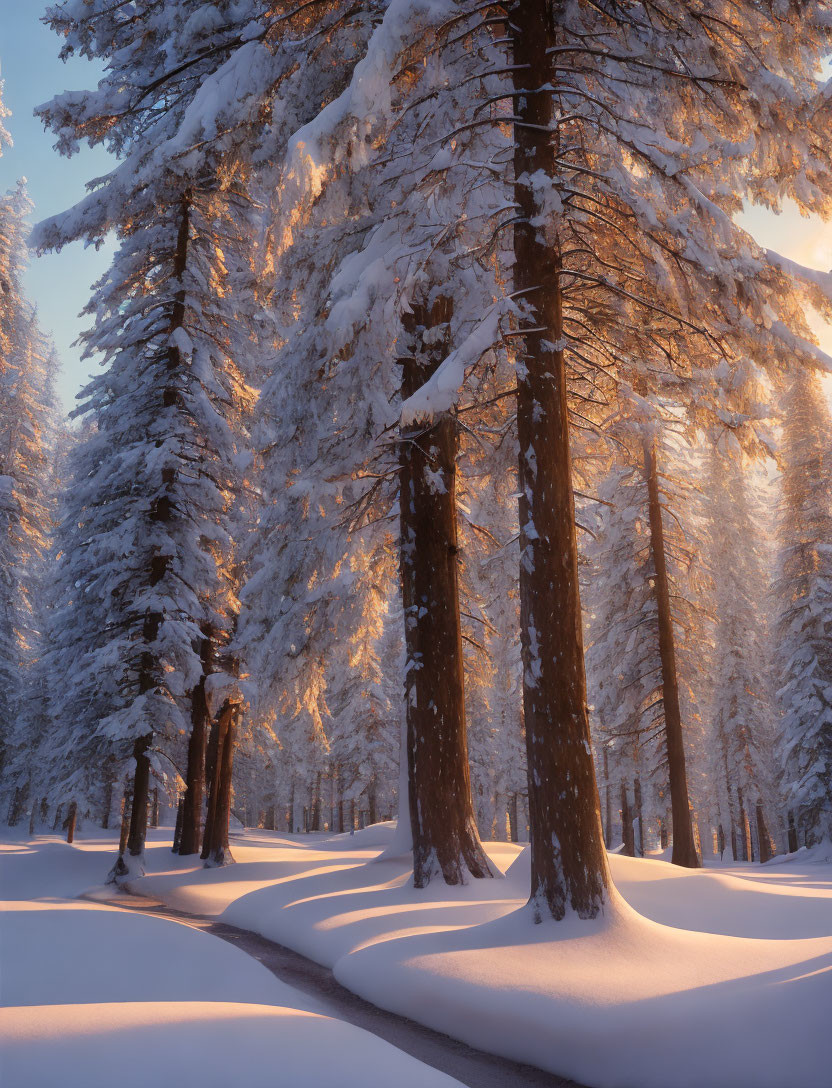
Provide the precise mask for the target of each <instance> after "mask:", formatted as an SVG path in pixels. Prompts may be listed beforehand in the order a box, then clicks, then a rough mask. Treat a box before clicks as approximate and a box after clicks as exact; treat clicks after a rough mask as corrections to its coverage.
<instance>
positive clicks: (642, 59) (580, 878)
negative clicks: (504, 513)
mask: <svg viewBox="0 0 832 1088" xmlns="http://www.w3.org/2000/svg"><path fill="white" fill-rule="evenodd" d="M452 7H453V8H454V9H455V12H454V14H455V16H456V17H455V18H453V19H452V20H451V25H452V33H453V36H454V39H458V38H459V36H460V34H461V33H462V30H461V27H462V26H463V25H466V26H467V27H468V28H470V31H471V33H472V34H473V35H475V34H476V33H477V32H478V31H482V32H483V33H490V32H491V30H492V28H493V26H494V21H495V20H497V21H499V19H500V17H501V12H502V13H503V14H504V15H505V17H506V18H505V23H504V27H505V35H506V36H505V38H502V39H500V41H501V42H502V41H504V42H506V43H507V44H508V45H509V65H508V66H506V64H505V60H504V59H502V58H501V59H500V61H499V62H498V63H496V64H494V65H493V66H491V67H490V68H488V69H487V70H484V71H483V73H482V76H483V79H484V80H486V81H487V85H488V86H489V88H490V89H492V91H493V94H492V101H494V102H497V101H503V100H506V99H513V107H514V112H513V118H512V119H513V124H514V128H515V133H514V134H515V141H514V143H515V176H514V183H515V191H514V201H513V204H512V206H511V207H510V209H508V210H507V211H506V218H505V219H504V220H503V223H502V226H504V227H505V226H513V228H514V237H515V258H516V259H515V264H514V282H513V296H512V297H513V300H515V301H514V307H516V305H517V300H519V299H522V300H523V303H522V313H521V314H520V329H519V331H520V332H521V333H524V334H525V335H523V337H522V340H521V344H522V359H523V364H524V365H523V367H522V368H520V369H519V371H518V376H519V381H518V429H519V433H520V493H521V556H522V558H521V587H522V596H523V602H524V603H523V609H524V612H523V621H522V624H523V638H524V662H525V676H526V685H525V693H524V703H525V716H526V737H527V747H528V753H529V760H528V762H529V767H528V771H529V790H530V808H531V812H532V824H533V827H534V828H535V833H534V834H533V836H532V902H533V905H534V913H535V915H536V916H538V917H540V918H543V917H545V916H552V917H556V918H559V917H562V916H563V915H564V914H565V913H566V911H567V909H570V908H571V909H573V910H575V911H576V912H577V913H578V914H579V915H581V916H587V917H589V916H595V915H597V913H598V912H599V911H600V910H601V907H602V905H603V903H604V901H605V899H606V896H607V890H606V889H607V888H608V884H609V879H608V873H607V869H606V863H605V859H604V856H603V850H602V846H601V829H600V820H599V818H598V799H597V791H596V789H595V783H594V779H593V773H592V766H591V763H590V761H589V759H588V736H587V724H586V713H585V684H584V671H583V655H582V652H581V630H580V626H581V625H580V606H579V593H578V580H577V548H576V543H575V530H574V512H573V502H572V491H571V466H570V461H569V441H568V436H569V423H568V418H567V398H566V369H565V367H566V359H567V358H568V360H569V365H570V366H575V365H577V367H578V369H579V370H581V369H585V370H586V371H589V372H592V371H593V370H602V371H603V370H604V369H614V368H615V366H616V362H617V358H618V356H619V354H620V353H621V352H622V350H623V349H624V348H625V347H626V345H625V344H624V343H622V338H624V340H631V339H632V337H633V335H634V334H635V335H636V339H640V340H641V345H640V346H641V350H638V351H634V350H632V344H631V345H630V349H628V350H626V351H625V357H626V358H627V359H628V360H630V359H633V358H636V359H638V358H640V359H641V360H642V366H643V368H644V370H645V371H646V372H647V373H649V370H650V367H654V368H655V369H656V370H657V371H658V372H659V373H669V374H671V375H673V374H674V373H675V370H676V356H677V354H678V352H677V347H678V344H679V342H680V340H682V339H684V340H688V341H690V340H691V339H693V340H694V341H698V343H697V344H696V346H697V349H698V351H699V352H700V354H704V352H703V349H704V348H705V347H707V348H708V349H709V351H710V353H711V362H710V364H708V365H715V364H716V363H718V361H719V360H720V359H722V358H723V357H724V358H726V360H727V361H726V364H725V365H726V367H727V369H728V371H729V372H733V371H734V370H735V368H737V367H738V366H739V365H742V364H743V362H744V359H745V357H746V356H747V355H748V353H749V346H748V342H749V341H751V342H752V344H753V345H754V348H755V350H754V351H753V352H752V353H751V354H752V357H756V358H759V359H766V358H768V359H776V357H777V350H778V348H782V345H783V343H784V342H785V343H787V344H789V346H790V347H793V348H795V349H798V350H804V349H806V348H807V346H808V348H809V349H810V350H811V349H812V338H811V333H810V332H809V330H808V326H807V324H806V321H805V317H804V316H803V314H802V312H801V310H800V307H799V306H795V305H794V296H793V294H792V293H791V292H790V290H789V285H788V281H787V280H786V279H785V278H784V277H781V276H780V275H779V267H777V266H776V265H773V264H771V263H768V262H767V260H766V255H765V254H764V253H762V251H760V250H759V249H758V247H756V246H755V245H754V243H753V242H752V240H751V239H750V238H749V237H748V236H747V235H745V234H744V233H743V232H742V231H740V230H739V229H738V228H737V227H735V225H734V224H733V222H732V218H731V215H732V213H733V212H735V211H737V210H739V208H740V207H741V203H742V200H743V198H746V197H750V198H751V199H752V200H758V201H761V202H764V203H766V204H767V205H769V206H774V207H777V206H779V202H780V201H781V200H782V199H783V198H784V197H785V196H789V195H792V196H794V197H795V199H796V200H797V201H798V203H799V204H800V205H801V207H803V208H805V209H809V210H814V211H817V212H819V213H820V214H823V215H828V214H829V212H830V193H832V186H831V185H830V168H829V156H828V148H826V149H824V144H823V142H822V140H820V139H819V132H818V127H817V125H816V124H815V123H813V118H815V117H816V116H817V113H818V103H819V98H818V91H819V89H820V87H821V86H822V82H821V77H822V68H821V60H822V58H823V56H824V55H825V51H826V50H827V49H828V43H829V33H830V30H829V26H828V21H827V20H825V18H824V13H823V11H822V10H821V7H820V6H819V5H813V6H811V8H810V9H809V10H807V9H806V6H805V5H803V4H798V3H795V4H786V5H783V4H780V5H778V9H777V17H776V19H770V18H769V12H768V10H767V7H768V5H762V6H760V5H752V4H741V5H731V4H728V3H726V4H720V5H719V14H718V15H716V14H714V13H712V12H710V11H709V12H708V13H699V12H693V11H691V10H690V8H689V5H687V4H684V3H681V2H677V0H664V2H663V3H662V4H660V6H659V8H658V9H657V10H655V11H654V9H653V7H651V8H650V10H649V12H648V10H647V9H644V8H642V7H641V6H638V5H637V6H636V8H635V9H633V10H632V11H628V12H627V13H626V14H625V13H624V12H622V11H620V10H619V9H618V8H613V9H609V8H607V7H600V8H599V7H598V6H597V5H594V4H589V3H586V4H585V3H581V2H578V3H572V4H562V3H555V4H552V3H550V2H548V0H523V2H522V3H521V2H519V0H518V2H515V3H513V4H511V5H509V7H508V10H507V11H505V9H502V8H497V9H494V10H492V9H490V8H489V9H485V13H484V9H483V8H482V7H481V6H479V5H471V6H467V5H465V4H459V5H452ZM466 17H467V19H468V20H469V21H468V22H467V24H466V23H465V19H466ZM773 25H774V26H776V27H777V33H774V34H773V33H772V32H771V27H772V26H773ZM723 26H730V27H731V28H732V33H731V34H729V35H725V34H723V32H722V27H723ZM657 58H661V59H660V60H657ZM681 58H684V61H682V59H681ZM785 58H788V61H786V59H785ZM783 73H788V75H783ZM762 101H765V103H766V105H765V109H764V110H763V111H762V113H761V112H760V111H759V109H758V105H759V103H760V102H762ZM645 117H650V118H651V123H650V125H649V128H648V127H647V126H646V125H645V124H644V118H645ZM761 117H762V118H763V120H762V123H761ZM804 120H805V122H806V126H805V127H802V122H803V121H804ZM466 123H467V124H481V123H482V124H485V123H486V119H485V118H479V117H475V116H474V114H473V111H472V112H471V114H470V115H469V116H468V117H466V118H465V119H464V121H463V122H462V125H463V126H464V124H466ZM692 132H695V133H696V134H697V137H696V139H697V141H698V143H697V144H696V146H693V145H692V144H690V143H689V142H688V141H689V137H690V133H692ZM455 133H456V130H454V135H455ZM797 133H799V135H797ZM773 178H776V179H777V181H776V184H775V183H774V181H773V180H772V179H773ZM514 307H508V310H509V312H510V311H511V310H512V309H514ZM657 316H658V317H659V325H660V327H659V328H658V329H657V328H655V321H654V319H655V318H656V317H657ZM491 321H493V317H492V315H491V314H489V317H488V319H487V321H484V322H483V323H482V326H481V336H483V337H484V336H486V328H487V324H488V323H489V322H491ZM734 338H735V339H734ZM743 341H744V342H743ZM461 363H462V359H461V357H460V356H459V355H455V356H453V355H452V356H451V357H449V359H448V360H446V363H445V364H444V365H443V367H441V368H440V369H439V371H437V374H436V375H435V376H434V379H433V380H432V381H431V382H430V383H429V385H428V387H426V389H425V390H423V391H422V392H421V393H420V394H419V395H418V396H417V397H415V398H413V399H412V401H411V402H410V403H409V404H406V405H405V406H404V414H405V416H406V418H413V416H414V415H418V414H419V413H420V412H423V411H424V410H425V409H426V408H428V407H430V408H431V409H432V410H440V409H442V408H445V407H446V406H447V405H448V404H449V403H452V402H453V400H454V399H455V390H457V389H458V388H459V387H460V386H461V384H462V380H463V376H464V365H460V364H461ZM552 376H554V380H553V377H552ZM680 392H681V386H680ZM526 528H528V530H529V531H528V532H526ZM564 617H566V620H564ZM555 662H557V664H556V665H555V664H554V663H555ZM564 780H568V781H569V782H570V783H571V784H572V788H571V789H570V790H568V791H565V792H564V791H560V790H557V789H555V788H554V786H553V783H554V782H561V781H564ZM553 844H557V847H556V848H555V849H553Z"/></svg>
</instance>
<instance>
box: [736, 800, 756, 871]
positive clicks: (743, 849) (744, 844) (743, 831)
mask: <svg viewBox="0 0 832 1088" xmlns="http://www.w3.org/2000/svg"><path fill="white" fill-rule="evenodd" d="M737 801H738V803H739V806H740V853H741V854H742V858H741V859H740V860H741V861H749V860H753V859H752V858H751V857H750V851H749V849H748V847H749V842H748V839H749V831H750V828H749V826H748V814H747V813H746V811H745V798H744V797H743V793H742V787H741V786H738V787H737Z"/></svg>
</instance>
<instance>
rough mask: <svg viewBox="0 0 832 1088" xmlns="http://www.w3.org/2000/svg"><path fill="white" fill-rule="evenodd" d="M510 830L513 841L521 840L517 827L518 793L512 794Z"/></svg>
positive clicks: (509, 819)
mask: <svg viewBox="0 0 832 1088" xmlns="http://www.w3.org/2000/svg"><path fill="white" fill-rule="evenodd" d="M508 830H509V835H510V836H511V841H512V842H519V841H520V834H519V830H518V827H517V794H516V793H513V794H512V795H511V801H510V802H509V806H508Z"/></svg>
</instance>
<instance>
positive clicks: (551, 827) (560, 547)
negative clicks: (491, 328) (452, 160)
mask: <svg viewBox="0 0 832 1088" xmlns="http://www.w3.org/2000/svg"><path fill="white" fill-rule="evenodd" d="M555 17H556V16H555V12H554V11H553V5H552V3H551V0H516V2H515V3H513V4H512V5H511V7H510V10H509V19H510V21H509V23H508V34H509V36H510V39H511V44H512V50H513V62H512V66H513V71H512V76H513V80H514V115H515V117H516V119H517V120H516V123H515V126H514V149H515V150H514V177H515V182H514V201H515V204H516V206H517V216H518V221H517V223H516V225H515V228H514V257H515V261H514V288H515V293H516V296H517V297H518V298H522V299H523V301H524V302H525V303H526V304H527V305H528V306H529V307H530V308H531V310H532V313H531V314H530V315H529V316H527V317H526V318H524V319H523V320H522V321H521V326H520V328H521V331H523V330H525V335H524V338H523V345H524V346H523V349H522V350H521V354H520V358H521V360H522V365H521V366H518V369H517V433H518V438H519V447H520V466H519V485H520V486H519V491H520V496H521V497H520V555H521V558H520V602H521V639H522V651H523V706H524V714H525V723H526V750H527V771H528V782H529V825H530V839H531V896H530V902H531V905H532V908H533V912H534V917H535V919H536V920H537V921H542V920H543V919H544V918H547V917H549V918H556V919H559V918H563V917H564V915H565V914H566V913H567V911H568V910H570V909H571V910H573V911H575V912H576V913H577V914H578V915H579V916H580V917H582V918H594V917H595V916H596V915H597V914H598V912H599V911H600V910H601V909H602V907H603V905H604V903H605V901H606V900H607V896H608V887H609V881H610V877H609V869H608V866H607V856H606V851H605V850H604V837H603V832H602V829H601V810H600V802H599V798H598V787H597V785H596V782H595V768H594V766H593V761H592V751H591V748H590V743H589V721H588V715H587V705H586V675H585V671H584V647H583V629H582V617H581V601H580V590H579V586H578V546H577V539H576V532H575V506H574V495H573V489H572V458H571V451H570V445H569V417H568V409H567V388H566V365H565V358H564V351H563V344H564V328H563V299H562V295H561V268H562V264H561V248H560V239H559V238H558V237H557V233H556V231H557V224H556V223H550V225H549V226H548V227H547V228H546V229H547V230H548V231H549V237H544V233H543V231H544V228H542V227H540V226H538V225H537V223H538V222H539V217H540V216H541V215H542V214H543V208H542V207H541V206H540V202H539V198H538V196H537V195H536V193H535V189H534V187H533V185H532V183H531V180H530V179H531V178H533V177H541V176H543V177H546V178H552V179H554V178H555V177H556V176H557V174H558V172H559V168H558V166H557V154H558V151H557V142H558V135H557V122H556V117H555V108H556V103H555V100H554V96H553V94H552V93H550V91H549V90H548V88H549V87H550V86H554V85H556V84H557V74H556V71H555V61H554V54H553V53H552V52H550V51H551V50H554V48H555V47H556V45H557V41H556V35H555V25H554V24H555ZM557 106H558V109H564V110H568V109H569V108H570V107H569V106H568V105H566V104H563V103H558V104H557Z"/></svg>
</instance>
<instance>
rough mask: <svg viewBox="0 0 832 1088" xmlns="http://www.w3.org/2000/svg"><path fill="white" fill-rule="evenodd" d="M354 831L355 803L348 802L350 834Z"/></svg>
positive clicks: (352, 801)
mask: <svg viewBox="0 0 832 1088" xmlns="http://www.w3.org/2000/svg"><path fill="white" fill-rule="evenodd" d="M353 831H355V801H354V800H350V832H353Z"/></svg>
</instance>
